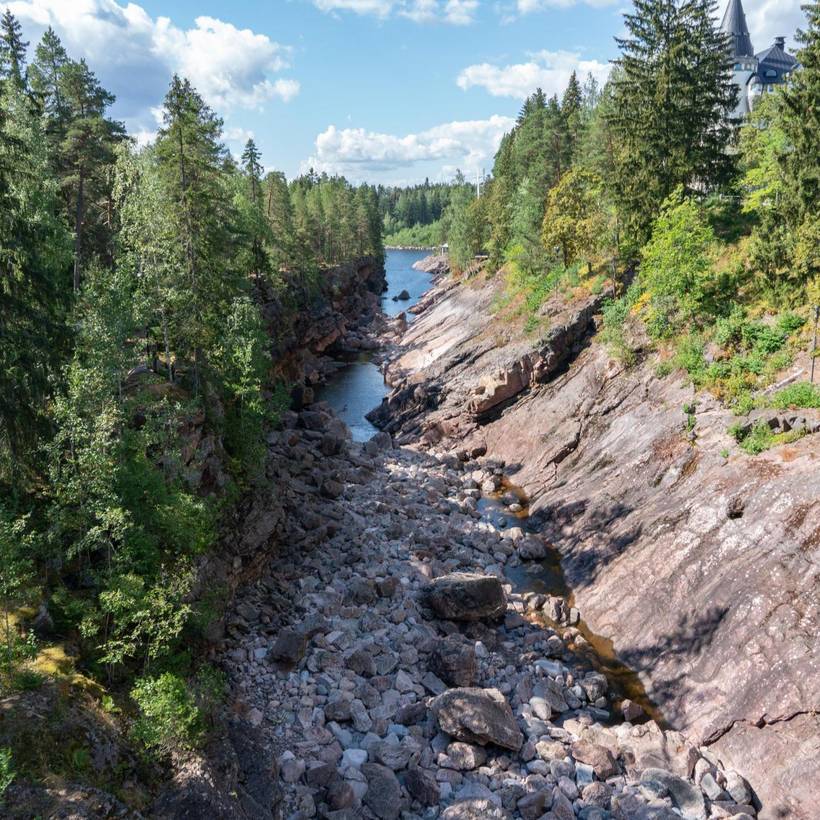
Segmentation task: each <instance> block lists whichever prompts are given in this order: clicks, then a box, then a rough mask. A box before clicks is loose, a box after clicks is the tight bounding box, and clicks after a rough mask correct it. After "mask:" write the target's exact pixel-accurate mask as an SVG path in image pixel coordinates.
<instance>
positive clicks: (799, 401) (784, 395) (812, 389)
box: [771, 382, 820, 410]
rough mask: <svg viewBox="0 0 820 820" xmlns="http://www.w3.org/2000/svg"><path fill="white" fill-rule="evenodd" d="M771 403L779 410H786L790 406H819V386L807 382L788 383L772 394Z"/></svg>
mask: <svg viewBox="0 0 820 820" xmlns="http://www.w3.org/2000/svg"><path fill="white" fill-rule="evenodd" d="M771 404H772V407H777V408H778V409H780V410H788V409H789V408H790V407H820V387H817V386H816V385H814V384H809V382H796V383H795V384H790V385H789V386H788V387H784V388H783V389H782V390H778V391H777V393H775V394H774V396H773V397H772V401H771Z"/></svg>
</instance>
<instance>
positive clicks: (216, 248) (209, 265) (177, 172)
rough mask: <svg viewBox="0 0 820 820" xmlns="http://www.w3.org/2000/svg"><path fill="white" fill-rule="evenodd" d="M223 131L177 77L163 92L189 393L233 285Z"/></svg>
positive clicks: (161, 142) (163, 150)
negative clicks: (184, 309) (181, 273)
mask: <svg viewBox="0 0 820 820" xmlns="http://www.w3.org/2000/svg"><path fill="white" fill-rule="evenodd" d="M221 136H222V120H221V119H220V118H219V117H217V116H216V114H214V112H213V111H212V110H211V109H210V108H209V107H208V106H207V105H206V104H205V102H204V100H203V99H202V97H201V96H200V95H199V94H198V93H197V91H196V90H195V89H194V88H193V86H192V85H191V83H190V82H189V81H188V80H186V79H182V78H180V77H179V76H176V75H175V76H174V78H173V79H172V81H171V87H170V88H169V90H168V93H167V94H166V96H165V104H164V108H163V126H162V128H161V129H160V131H159V135H158V137H157V142H156V153H157V161H158V163H159V168H160V174H161V177H162V179H163V181H164V183H165V186H166V189H167V192H168V196H169V199H170V201H171V203H172V206H173V213H172V218H173V220H174V231H175V233H176V238H177V241H178V242H179V245H180V247H181V249H182V252H183V256H184V260H185V267H184V279H183V281H182V282H180V288H181V289H182V290H184V292H185V293H186V295H187V298H188V312H189V321H188V322H187V323H186V324H185V327H184V331H185V332H184V335H183V338H182V339H181V344H182V350H181V352H182V353H184V354H187V355H190V356H191V357H192V359H193V373H192V383H193V388H194V393H198V392H199V389H200V382H201V377H202V371H203V366H204V362H205V356H206V354H207V349H208V347H209V346H210V345H211V344H213V343H214V341H215V340H216V338H217V336H218V333H219V330H220V325H221V322H222V321H223V320H224V316H225V314H226V312H227V310H228V309H229V302H230V299H231V295H232V293H234V292H235V289H237V288H239V283H238V281H237V279H236V271H235V269H234V267H233V265H232V264H231V259H232V258H233V253H232V251H233V242H232V237H231V231H230V228H231V225H232V223H233V221H234V216H233V214H232V213H231V203H230V200H229V197H228V192H227V189H226V187H225V185H224V178H223V174H224V163H225V157H226V151H225V148H224V146H223V145H222V143H221V141H220V139H221Z"/></svg>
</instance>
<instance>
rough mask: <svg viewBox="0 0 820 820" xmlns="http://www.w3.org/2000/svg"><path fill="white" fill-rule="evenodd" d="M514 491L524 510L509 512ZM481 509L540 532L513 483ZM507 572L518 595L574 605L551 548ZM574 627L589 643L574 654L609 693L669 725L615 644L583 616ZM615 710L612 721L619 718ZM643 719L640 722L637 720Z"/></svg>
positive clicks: (501, 522)
mask: <svg viewBox="0 0 820 820" xmlns="http://www.w3.org/2000/svg"><path fill="white" fill-rule="evenodd" d="M510 492H512V493H514V494H515V495H517V496H518V498H519V501H520V503H521V504H522V505H523V509H522V510H521V511H519V512H516V513H513V512H510V511H509V510H508V509H507V507H506V506H505V505H504V503H503V501H502V497H503V495H506V494H507V493H510ZM478 509H479V511H480V512H481V513H482V516H483V518H484V519H485V520H486V521H490V522H491V523H493V524H494V525H495V526H497V527H500V528H502V529H503V528H507V527H521V529H522V530H524V532H537V531H538V528H537V526H536V525H535V524H534V523H533V522H532V521H531V520H530V517H529V511H528V510H527V507H526V498H525V496H524V494H523V492H522V491H521V490H520V489H519V488H517V487H514V486H512V485H509V484H505V486H504V487H503V489H502V491H501V492H500V493H498V495H496V496H490V497H486V496H482V497H481V499H480V500H479V502H478ZM504 574H505V575H506V577H507V579H508V581H509V582H510V583H511V584H512V586H513V590H514V591H515V592H517V593H519V594H523V593H525V592H536V593H540V594H541V595H554V596H558V597H560V598H563V599H564V600H565V601H566V602H567V605H568V606H570V607H572V606H575V595H574V593H573V591H572V589H571V588H570V586H569V585H568V584H567V580H566V578H565V576H564V571H563V569H562V567H561V554H560V552H558V550H557V549H555V548H552V549H550V551H549V554H548V555H547V557H546V558H545V559H544V560H543V561H526V562H524V563H522V564H520V565H519V566H517V567H508V568H507V569H506V570H505V571H504ZM544 622H545V623H547V624H549V625H550V626H555V627H556V629H557V631H559V632H560V631H561V630H562V627H560V626H557V625H555V624H552V623H551V622H550V621H548V620H547V619H546V618H544ZM575 628H576V629H577V630H578V631H579V632H580V633H581V635H583V637H584V639H585V640H586V642H587V645H586V646H582V647H575V648H574V649H573V653H574V655H575V656H576V658H578V659H579V660H580V661H581V662H582V666H586V667H587V668H588V669H594V670H595V671H596V672H600V673H601V674H603V675H605V676H606V678H607V680H608V681H609V688H610V692H612V693H613V694H614V695H615V697H614V698H613V701H614V702H615V704H617V703H618V701H622V700H625V699H626V698H629V700H631V701H633V702H634V703H637V704H638V705H639V706H640V707H641V708H642V709H643V710H644V712H645V713H646V715H647V718H646V719H650V718H651V719H652V720H655V721H656V722H657V723H658V724H659V725H660V726H661V727H663V728H668V724H667V722H666V720H665V719H664V717H663V714H662V712H661V711H660V709H659V708H658V706H657V704H656V703H654V702H653V701H652V700H651V698H650V697H649V695H648V694H647V692H646V688H645V687H644V685H643V683H642V682H641V679H640V677H639V676H638V673H637V672H635V670H634V669H631V668H630V667H628V666H627V665H626V664H624V663H623V662H622V661H621V660H620V659H619V658H618V655H617V654H616V652H615V647H614V645H613V643H612V641H611V640H610V639H609V638H605V637H604V636H602V635H598V634H596V633H595V632H593V631H592V630H591V629H590V628H589V626H588V624H587V623H586V622H585V621H584V620H583V619H582V620H581V621H580V622H579V623H578V624H577V625H576V626H575ZM619 719H620V718H619V716H618V715H617V714H616V712H615V711H613V721H617V720H619ZM638 722H641V721H638Z"/></svg>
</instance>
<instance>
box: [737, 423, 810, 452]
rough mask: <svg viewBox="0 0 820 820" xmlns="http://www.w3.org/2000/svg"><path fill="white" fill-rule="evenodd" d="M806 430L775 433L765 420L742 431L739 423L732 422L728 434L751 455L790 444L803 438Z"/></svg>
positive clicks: (803, 428)
mask: <svg viewBox="0 0 820 820" xmlns="http://www.w3.org/2000/svg"><path fill="white" fill-rule="evenodd" d="M807 432H808V431H807V430H806V428H805V427H802V428H799V429H795V430H789V431H788V432H786V433H775V432H774V430H772V428H771V427H769V425H768V424H767V423H766V422H765V421H758V422H757V423H756V424H755V425H754V426H753V427H752V429H751V430H749V431H748V432H744V430H743V428H742V426H741V425H740V424H734V425H732V426H731V427H730V428H729V434H730V435H731V436H732V437H733V438H734V439H735V441H737V443H738V444H739V445H740V449H741V450H743V451H744V452H746V453H748V454H749V455H752V456H756V455H759V454H760V453H763V452H765V451H766V450H770V449H771V448H772V447H777V446H779V445H781V444H791V443H792V442H795V441H797V440H798V439H801V438H803V436H805V435H806V434H807Z"/></svg>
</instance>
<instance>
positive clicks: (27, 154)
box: [0, 11, 382, 728]
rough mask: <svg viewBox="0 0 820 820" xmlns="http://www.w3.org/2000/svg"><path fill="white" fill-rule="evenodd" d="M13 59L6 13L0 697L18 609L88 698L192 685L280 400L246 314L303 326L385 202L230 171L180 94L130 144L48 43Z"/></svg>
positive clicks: (30, 670) (174, 89)
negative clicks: (233, 527)
mask: <svg viewBox="0 0 820 820" xmlns="http://www.w3.org/2000/svg"><path fill="white" fill-rule="evenodd" d="M27 46H28V44H27V43H26V42H25V40H24V34H23V32H22V30H21V27H20V24H19V23H18V21H17V20H15V18H14V17H13V15H12V14H11V13H9V12H8V11H6V13H5V15H4V16H3V18H2V34H0V88H1V90H2V95H1V96H0V198H2V214H3V218H2V220H0V266H2V278H0V328H2V344H1V345H0V397H2V398H0V564H2V567H3V570H2V573H0V607H2V610H3V619H4V623H3V629H2V649H1V650H0V689H2V691H3V692H7V691H14V690H15V689H21V688H22V689H25V688H30V687H32V686H36V685H37V684H38V681H39V680H40V678H41V675H40V673H39V672H37V671H36V665H35V666H32V664H31V663H29V662H30V661H32V660H33V659H34V658H36V657H37V654H38V647H37V642H36V640H35V638H34V633H33V632H31V633H29V636H28V637H26V638H24V637H23V634H22V633H21V632H20V631H18V629H17V628H16V618H17V615H15V614H14V613H19V612H21V611H22V612H25V611H27V610H26V609H25V607H26V606H28V607H33V612H34V613H36V611H37V608H38V606H40V613H39V616H36V617H35V624H38V619H39V631H40V632H49V633H52V634H53V633H54V632H56V633H57V634H59V635H62V636H65V637H66V639H68V640H69V641H70V642H71V643H72V644H73V645H74V646H75V647H76V650H77V651H76V658H77V660H78V663H80V664H81V665H82V668H83V669H84V670H85V672H86V673H87V674H90V675H92V676H93V677H95V678H97V679H99V680H105V681H107V682H108V683H114V684H116V683H117V682H121V681H128V680H133V679H134V678H135V677H139V676H141V675H142V676H146V675H149V674H153V673H160V672H167V671H168V669H169V668H170V667H171V666H173V667H174V669H175V670H176V673H179V674H183V675H185V674H188V673H190V672H191V669H190V668H189V666H188V665H187V664H188V663H189V661H190V657H188V656H184V653H183V654H182V655H181V654H180V651H181V646H182V640H183V636H185V637H186V640H188V641H190V639H191V637H192V635H194V636H195V630H196V623H197V617H198V613H197V612H196V611H195V607H194V606H193V605H192V604H191V603H190V598H189V597H188V591H189V588H190V583H191V567H192V562H193V560H194V558H195V556H197V555H200V554H202V553H203V552H205V551H206V550H208V549H209V548H210V547H212V546H213V545H214V544H215V542H216V537H217V535H216V534H217V524H218V520H219V516H220V513H221V509H222V508H223V507H224V506H225V505H229V504H230V502H231V499H232V498H235V497H236V495H237V493H238V492H239V491H241V490H242V489H243V488H245V487H247V486H249V485H250V484H252V483H253V482H254V481H255V480H257V478H258V477H259V471H260V464H261V459H262V456H263V454H264V449H263V436H264V433H265V429H266V426H268V425H269V424H270V423H271V422H272V421H273V420H274V419H275V416H276V412H277V409H278V408H279V407H281V404H282V396H285V397H286V393H287V390H286V388H287V386H286V385H280V387H279V388H278V389H277V388H276V387H275V385H272V384H271V381H272V380H271V378H270V370H271V356H270V349H271V334H273V335H274V336H275V333H276V328H268V327H265V325H264V323H263V320H262V316H261V314H260V306H259V301H258V299H257V298H256V294H257V292H258V291H259V290H260V288H262V287H263V286H264V289H265V290H266V292H267V293H272V294H275V295H276V298H278V299H279V300H280V301H281V302H282V303H283V304H286V305H288V306H289V309H290V311H291V312H292V313H294V314H296V313H298V312H300V311H306V310H308V308H309V307H310V300H311V298H312V294H313V292H314V291H315V288H316V285H317V283H318V282H319V280H320V277H321V276H322V271H323V270H324V269H326V268H327V267H328V266H330V265H333V264H334V263H336V262H339V261H341V260H346V259H350V258H353V257H359V256H363V255H372V256H375V257H377V258H380V257H381V256H382V243H381V217H380V212H379V197H378V194H377V192H376V190H375V189H374V188H371V187H367V186H361V187H358V188H355V187H353V186H351V185H349V184H348V183H347V182H346V181H345V180H344V179H340V178H329V177H327V176H317V175H314V174H310V175H306V176H303V177H300V178H299V179H296V180H294V181H292V182H290V183H288V182H287V181H286V179H285V177H284V176H283V175H282V174H280V173H276V172H270V173H266V172H265V170H264V169H263V167H262V165H261V160H260V154H259V151H258V150H257V148H256V146H255V144H254V142H253V140H249V141H248V143H247V145H246V147H245V149H244V152H243V153H242V155H241V157H240V158H234V157H232V156H231V154H230V153H229V152H228V151H227V150H226V148H225V146H224V145H223V143H222V141H221V136H222V122H221V120H220V118H219V117H218V116H217V114H216V113H214V112H213V111H212V110H211V109H210V108H209V107H208V106H207V105H206V104H205V102H204V101H203V98H202V97H201V96H200V95H199V94H198V93H197V91H196V89H194V88H193V87H192V86H191V84H190V83H189V82H188V81H187V80H186V79H184V78H182V77H178V76H175V77H174V78H173V80H172V81H171V84H170V87H169V89H168V92H167V95H166V97H165V99H164V101H163V102H162V124H161V127H160V129H159V133H158V134H157V136H156V139H155V140H154V141H153V142H152V143H151V144H149V145H147V146H146V147H143V148H139V147H137V146H136V144H135V143H134V141H133V140H131V139H129V137H128V135H127V134H126V132H125V129H124V127H123V125H122V124H121V123H119V122H117V121H115V120H114V119H112V118H111V116H110V114H109V111H110V109H111V106H112V104H113V103H114V97H113V95H112V94H111V93H109V92H108V91H107V90H106V89H105V88H103V87H102V86H101V85H100V83H99V82H98V80H97V78H96V77H95V75H94V72H93V70H92V68H91V67H90V66H89V65H87V64H86V62H85V61H84V60H79V61H77V60H74V59H72V58H71V57H70V56H69V55H68V54H67V53H66V51H65V49H64V48H63V46H62V44H61V42H60V40H59V38H58V37H57V35H56V34H55V33H54V31H53V30H51V29H49V30H48V31H46V33H45V35H44V36H43V38H42V40H41V42H39V43H38V44H37V46H36V48H35V49H34V50H33V59H32V61H31V63H30V64H29V65H27V64H26V56H27V53H28V52H27ZM191 425H200V426H203V427H204V429H205V430H206V431H210V432H211V433H213V434H215V435H216V436H218V438H219V440H220V441H222V442H224V447H225V449H226V452H227V459H228V464H229V468H230V470H229V472H230V475H229V476H228V478H227V482H223V485H222V486H217V487H212V488H210V490H211V491H209V492H203V491H201V487H200V488H199V489H195V487H196V484H197V480H198V479H200V478H201V476H197V475H195V476H191V475H189V474H188V473H187V472H186V468H185V465H184V464H183V463H182V462H181V458H180V449H181V447H182V443H183V442H182V439H181V431H185V430H188V431H189V432H190V429H191ZM46 601H47V602H48V603H47V606H46V605H45V604H44V602H46ZM23 605H24V607H23V610H20V609H18V607H20V606H23ZM186 657H188V660H185V658H186ZM154 680H155V678H153V677H145V678H144V680H143V681H142V682H140V681H137V683H135V684H134V685H133V687H132V688H133V693H134V697H135V698H137V700H140V693H142V696H143V697H142V700H141V701H140V702H141V704H142V707H143V711H145V710H146V709H147V710H149V711H150V703H151V702H152V699H156V698H160V697H162V696H163V694H162V692H157V691H155V690H154V689H152V686H153V683H152V681H154ZM164 680H165V681H166V684H167V685H166V689H165V690H164V691H165V694H167V693H168V692H171V693H173V692H178V691H180V690H179V688H177V689H175V688H174V687H175V686H177V683H178V681H179V680H182V678H174V679H173V680H171V679H168V678H166V679H164ZM169 681H170V682H169ZM175 681H176V682H177V683H175ZM169 687H170V688H169ZM181 691H183V694H184V687H183V690H181ZM147 728H150V727H147Z"/></svg>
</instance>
